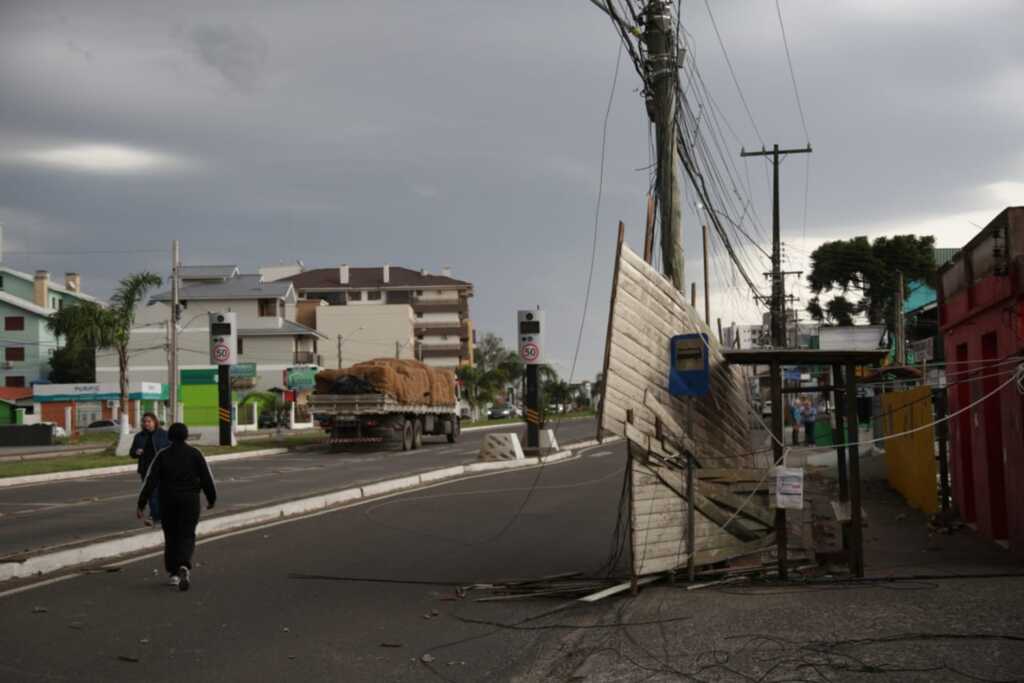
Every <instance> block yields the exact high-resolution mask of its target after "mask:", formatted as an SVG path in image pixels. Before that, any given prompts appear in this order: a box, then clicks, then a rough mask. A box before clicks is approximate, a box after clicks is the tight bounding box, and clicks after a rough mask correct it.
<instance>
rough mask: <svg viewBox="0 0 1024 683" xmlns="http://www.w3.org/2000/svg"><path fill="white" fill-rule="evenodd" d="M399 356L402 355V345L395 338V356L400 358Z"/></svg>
mask: <svg viewBox="0 0 1024 683" xmlns="http://www.w3.org/2000/svg"><path fill="white" fill-rule="evenodd" d="M401 357H402V345H401V344H400V343H399V342H398V340H397V339H396V340H395V358H396V359H398V358H401Z"/></svg>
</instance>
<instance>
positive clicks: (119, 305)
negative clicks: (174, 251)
mask: <svg viewBox="0 0 1024 683" xmlns="http://www.w3.org/2000/svg"><path fill="white" fill-rule="evenodd" d="M161 282H162V281H161V279H160V276H159V275H156V274H155V273H148V272H143V273H133V274H131V275H128V276H126V277H124V278H123V279H122V280H121V281H120V282H119V283H118V285H117V289H115V290H114V295H113V296H112V297H110V306H109V307H108V308H104V307H102V306H100V305H98V304H95V303H92V302H88V301H86V302H81V303H77V304H73V305H71V306H67V307H65V308H62V309H60V310H58V311H56V312H55V313H54V314H53V315H51V316H50V318H49V320H48V321H47V323H46V326H47V327H48V328H49V330H50V331H51V332H52V333H53V334H55V335H57V336H58V337H64V338H65V339H66V340H67V341H66V346H67V347H68V348H71V349H78V350H81V349H88V348H91V349H93V350H95V349H110V348H112V349H114V352H115V353H116V354H117V367H118V381H119V383H120V394H121V407H122V408H121V409H122V413H121V416H122V422H124V420H125V419H127V412H124V411H125V407H126V406H127V405H128V343H129V341H130V340H131V332H132V326H133V325H134V324H135V309H136V307H137V306H138V305H139V304H140V303H142V301H143V299H144V298H145V297H146V293H147V292H148V291H149V290H150V289H152V288H154V287H159V286H160V284H161Z"/></svg>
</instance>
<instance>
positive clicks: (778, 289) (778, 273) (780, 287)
mask: <svg viewBox="0 0 1024 683" xmlns="http://www.w3.org/2000/svg"><path fill="white" fill-rule="evenodd" d="M810 153H811V146H810V145H807V146H806V147H802V148H800V149H779V146H778V145H773V146H772V149H771V150H767V149H765V148H764V147H762V148H761V151H760V152H748V151H746V150H740V156H741V157H766V156H770V157H771V158H772V168H773V170H774V173H773V176H772V177H773V182H772V296H771V313H772V318H771V320H772V346H774V347H775V348H779V349H781V348H784V347H785V346H786V309H785V299H786V288H785V283H784V282H783V281H782V278H783V277H784V275H783V273H782V229H781V226H780V224H779V157H780V156H785V155H787V154H810Z"/></svg>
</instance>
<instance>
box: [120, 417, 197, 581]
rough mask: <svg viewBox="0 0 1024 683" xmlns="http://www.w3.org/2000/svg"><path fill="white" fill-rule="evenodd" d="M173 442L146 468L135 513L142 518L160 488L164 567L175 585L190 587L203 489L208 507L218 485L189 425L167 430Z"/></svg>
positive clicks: (176, 424) (177, 423)
mask: <svg viewBox="0 0 1024 683" xmlns="http://www.w3.org/2000/svg"><path fill="white" fill-rule="evenodd" d="M167 435H168V437H169V438H170V442H171V443H170V445H169V446H168V447H167V448H165V449H163V450H162V451H160V452H159V453H157V454H156V457H155V458H153V462H152V463H151V464H150V466H149V470H147V472H146V478H145V480H144V481H143V483H142V491H141V492H140V493H139V500H138V505H137V506H136V511H135V514H136V516H137V517H139V518H140V519H141V518H142V516H143V509H144V508H145V506H146V502H147V501H148V500H149V499H150V497H151V496H152V495H153V493H154V492H156V491H159V495H160V507H161V511H160V513H161V519H162V520H163V529H164V568H165V569H166V570H167V574H168V576H169V577H170V582H171V585H174V586H177V587H178V589H179V590H183V591H187V590H188V589H189V586H191V584H192V554H193V553H194V552H195V549H196V525H197V524H199V492H200V491H202V492H203V494H204V495H205V496H206V509H207V510H210V509H212V508H213V506H214V505H215V504H216V503H217V486H216V484H215V483H214V481H213V473H212V472H211V471H210V466H209V465H208V464H207V463H206V458H204V457H203V454H202V453H201V452H200V451H199V449H198V448H194V447H192V446H190V445H188V443H186V441H187V440H188V427H186V426H185V425H183V424H181V423H180V422H176V423H174V424H172V425H171V427H170V429H169V430H167Z"/></svg>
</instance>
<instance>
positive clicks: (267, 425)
mask: <svg viewBox="0 0 1024 683" xmlns="http://www.w3.org/2000/svg"><path fill="white" fill-rule="evenodd" d="M256 424H257V426H258V427H259V428H260V429H274V428H275V427H277V426H279V425H280V424H281V423H280V420H278V419H277V415H274V414H273V413H271V412H266V413H260V416H259V418H258V419H257V420H256Z"/></svg>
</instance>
